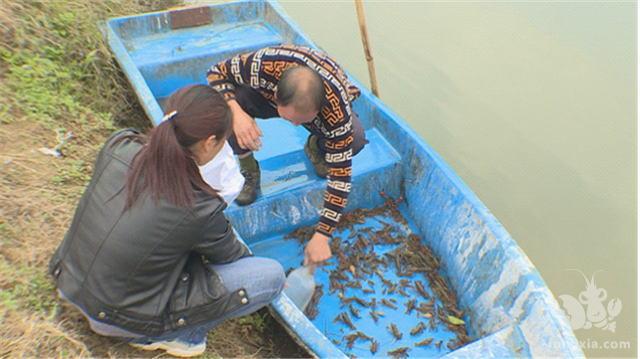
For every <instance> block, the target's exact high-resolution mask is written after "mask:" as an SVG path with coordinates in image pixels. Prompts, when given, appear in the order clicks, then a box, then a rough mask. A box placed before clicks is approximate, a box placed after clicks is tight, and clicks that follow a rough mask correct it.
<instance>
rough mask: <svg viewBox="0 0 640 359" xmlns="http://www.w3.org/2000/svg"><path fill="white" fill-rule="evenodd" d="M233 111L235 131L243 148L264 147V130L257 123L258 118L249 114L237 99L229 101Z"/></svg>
mask: <svg viewBox="0 0 640 359" xmlns="http://www.w3.org/2000/svg"><path fill="white" fill-rule="evenodd" d="M227 103H228V104H229V107H230V108H231V112H232V113H233V133H234V134H235V135H236V138H237V139H238V145H240V147H241V148H244V149H247V150H251V151H257V150H259V149H260V147H262V141H261V140H260V136H262V131H260V128H259V127H258V125H257V124H256V120H255V119H253V118H252V117H251V116H249V114H247V113H246V112H245V111H244V110H243V109H242V107H240V105H239V104H238V102H236V100H229V101H228V102H227Z"/></svg>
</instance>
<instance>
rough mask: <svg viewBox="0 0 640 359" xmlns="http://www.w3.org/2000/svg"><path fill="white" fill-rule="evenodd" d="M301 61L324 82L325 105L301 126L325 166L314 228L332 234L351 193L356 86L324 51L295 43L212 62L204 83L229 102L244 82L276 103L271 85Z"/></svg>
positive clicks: (272, 102) (301, 63)
mask: <svg viewBox="0 0 640 359" xmlns="http://www.w3.org/2000/svg"><path fill="white" fill-rule="evenodd" d="M301 65H302V66H308V67H309V68H311V69H313V70H315V71H316V72H317V73H318V74H319V75H320V77H321V78H322V80H323V81H322V82H323V84H324V90H325V101H324V105H323V106H322V107H321V109H320V112H319V113H318V116H317V117H316V118H315V119H314V120H313V121H312V122H310V123H308V124H304V126H305V128H306V129H307V130H309V131H310V132H311V133H313V134H316V135H317V136H318V137H319V138H320V140H319V141H318V143H319V145H320V148H321V149H322V151H323V152H324V153H325V161H326V162H327V165H328V167H329V174H328V179H327V188H326V190H325V193H324V206H323V208H322V210H321V211H320V221H319V222H318V225H317V226H316V231H317V232H320V233H323V234H325V235H328V236H331V234H332V232H333V231H334V230H335V228H336V226H337V225H338V222H339V221H340V217H341V216H342V212H343V210H344V208H345V207H346V205H347V198H348V196H349V192H350V191H351V157H352V156H353V152H352V149H351V144H352V142H353V128H352V126H353V125H352V124H353V116H354V114H353V110H352V108H351V102H353V101H354V100H355V99H356V98H358V96H360V90H359V89H358V88H357V87H356V86H355V85H353V84H352V83H351V82H350V81H349V79H348V78H347V76H346V74H345V73H344V71H343V70H342V68H340V66H338V64H336V63H335V61H333V59H331V58H330V57H329V56H328V55H327V54H326V53H324V52H321V51H319V50H315V49H311V48H308V47H302V46H294V45H281V46H272V47H266V48H263V49H260V50H257V51H254V52H250V53H245V54H240V55H236V56H233V57H231V58H229V59H227V60H225V61H222V62H220V63H218V64H216V65H213V66H212V67H211V68H210V69H209V71H208V72H207V81H208V83H209V85H210V86H211V87H213V88H214V89H215V90H217V91H218V92H220V93H221V94H222V95H223V96H224V97H225V99H227V100H230V99H233V98H234V97H235V95H234V90H235V86H236V85H245V86H250V87H251V88H253V89H255V90H257V91H258V92H259V93H260V94H261V95H262V96H264V97H265V98H266V99H267V100H268V101H269V103H270V104H271V105H272V106H274V107H276V103H275V101H274V100H275V89H276V86H277V85H278V81H279V80H280V76H281V75H282V72H284V70H286V69H288V68H290V67H293V66H301Z"/></svg>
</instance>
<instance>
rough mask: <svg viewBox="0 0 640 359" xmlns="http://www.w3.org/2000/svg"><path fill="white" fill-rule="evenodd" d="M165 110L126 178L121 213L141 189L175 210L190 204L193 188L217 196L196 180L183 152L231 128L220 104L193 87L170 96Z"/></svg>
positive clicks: (202, 88) (215, 96) (190, 160)
mask: <svg viewBox="0 0 640 359" xmlns="http://www.w3.org/2000/svg"><path fill="white" fill-rule="evenodd" d="M167 107H168V108H170V109H172V112H171V113H170V114H168V115H167V116H165V119H164V120H163V121H162V122H161V123H160V124H159V125H158V126H157V127H155V128H153V129H152V130H151V132H150V133H149V135H148V137H147V140H146V144H145V145H144V146H143V147H142V149H140V151H139V152H138V153H137V154H136V156H135V158H134V160H133V163H132V167H131V169H130V171H129V174H128V175H127V183H126V189H127V199H126V202H125V208H124V209H125V210H127V209H129V208H131V207H132V206H133V205H134V203H135V202H136V201H137V200H138V199H139V197H140V195H141V194H142V192H143V191H145V190H148V191H149V193H150V194H151V196H152V198H153V199H154V200H156V201H157V200H160V199H165V200H167V201H168V202H170V203H172V204H174V205H176V206H179V207H189V206H191V205H192V204H193V200H194V194H195V193H194V190H200V191H203V192H205V193H208V194H209V195H211V196H218V194H217V191H216V190H214V189H213V188H211V187H210V186H209V185H208V184H207V183H206V182H205V181H204V180H203V179H202V176H201V175H200V170H199V169H198V165H197V164H196V162H195V160H194V158H193V153H192V152H191V150H190V149H189V148H190V147H191V146H192V145H193V144H195V143H196V142H198V141H200V140H203V139H206V138H208V137H209V136H212V135H214V136H216V138H219V139H221V140H224V139H226V135H227V133H229V131H230V128H231V112H230V110H229V107H228V106H227V104H226V101H224V99H223V98H222V96H221V95H220V94H218V93H217V92H216V91H215V90H213V89H212V88H210V87H208V86H204V85H196V86H190V87H186V88H183V89H181V90H178V91H177V92H176V93H174V94H173V95H171V97H170V98H169V101H168V106H167Z"/></svg>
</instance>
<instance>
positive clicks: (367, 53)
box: [355, 0, 380, 97]
mask: <svg viewBox="0 0 640 359" xmlns="http://www.w3.org/2000/svg"><path fill="white" fill-rule="evenodd" d="M355 2H356V12H357V14H358V24H359V25H360V36H361V37H362V46H363V47H364V57H365V58H366V59H367V67H368V68H369V80H370V81H371V92H373V94H374V95H376V96H377V97H380V96H379V94H378V79H377V77H376V68H375V66H374V64H373V55H371V49H370V48H369V35H368V34H367V23H366V21H365V18H364V5H363V4H362V0H355Z"/></svg>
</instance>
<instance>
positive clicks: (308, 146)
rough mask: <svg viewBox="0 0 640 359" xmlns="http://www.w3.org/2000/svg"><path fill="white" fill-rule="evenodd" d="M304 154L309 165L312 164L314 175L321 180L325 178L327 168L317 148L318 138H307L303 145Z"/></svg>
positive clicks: (327, 172) (312, 136) (322, 155)
mask: <svg viewBox="0 0 640 359" xmlns="http://www.w3.org/2000/svg"><path fill="white" fill-rule="evenodd" d="M304 153H305V154H306V155H307V157H308V158H309V160H310V161H311V164H313V169H314V170H315V171H316V175H318V177H321V178H327V175H328V174H329V166H327V162H326V161H325V160H324V154H323V153H322V152H321V151H320V149H319V148H318V137H316V136H315V135H311V136H309V137H308V138H307V143H305V144H304Z"/></svg>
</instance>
